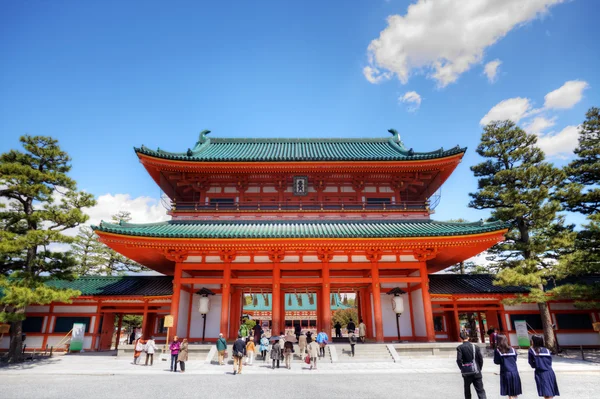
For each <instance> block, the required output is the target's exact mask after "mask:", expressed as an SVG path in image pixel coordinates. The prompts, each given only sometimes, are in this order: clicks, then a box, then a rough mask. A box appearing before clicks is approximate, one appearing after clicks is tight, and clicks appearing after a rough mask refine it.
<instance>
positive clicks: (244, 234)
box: [92, 220, 508, 239]
mask: <svg viewBox="0 0 600 399" xmlns="http://www.w3.org/2000/svg"><path fill="white" fill-rule="evenodd" d="M507 227H508V226H507V225H506V224H505V223H503V222H492V223H483V222H476V223H452V222H436V221H432V220H419V221H384V220H376V221H315V220H312V221H283V222H282V221H204V220H202V221H192V220H171V221H168V222H161V223H148V224H132V223H121V224H113V223H106V222H102V223H100V225H99V226H92V228H93V229H94V230H99V231H103V232H106V233H115V234H121V235H129V236H141V237H164V238H225V239H243V238H249V239H256V238H394V237H438V236H448V237H449V236H462V235H471V234H481V233H487V232H493V231H499V230H502V229H505V228H507Z"/></svg>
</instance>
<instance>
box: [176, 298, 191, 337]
mask: <svg viewBox="0 0 600 399" xmlns="http://www.w3.org/2000/svg"><path fill="white" fill-rule="evenodd" d="M189 300H190V293H189V292H187V291H184V290H181V291H180V294H179V312H178V314H177V335H179V336H180V337H185V336H186V334H187V326H188V308H189V305H190V303H189Z"/></svg>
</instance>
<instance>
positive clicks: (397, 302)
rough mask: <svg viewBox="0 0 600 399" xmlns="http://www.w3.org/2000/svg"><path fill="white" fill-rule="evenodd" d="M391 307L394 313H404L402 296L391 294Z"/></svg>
mask: <svg viewBox="0 0 600 399" xmlns="http://www.w3.org/2000/svg"><path fill="white" fill-rule="evenodd" d="M392 309H393V310H394V313H396V314H401V313H404V298H402V297H401V296H393V297H392Z"/></svg>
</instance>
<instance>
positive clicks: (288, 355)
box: [283, 341, 294, 370]
mask: <svg viewBox="0 0 600 399" xmlns="http://www.w3.org/2000/svg"><path fill="white" fill-rule="evenodd" d="M292 356H294V344H293V343H292V341H285V343H284V344H283V357H284V359H285V367H287V369H288V370H290V369H291V368H292Z"/></svg>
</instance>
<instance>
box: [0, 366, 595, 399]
mask: <svg viewBox="0 0 600 399" xmlns="http://www.w3.org/2000/svg"><path fill="white" fill-rule="evenodd" d="M282 371H283V370H282ZM529 377H531V378H529ZM521 378H522V382H523V392H524V394H523V395H522V396H520V398H524V399H527V398H537V392H536V388H535V383H534V381H533V378H532V376H529V375H528V374H527V375H522V377H521ZM0 379H1V384H0V386H1V388H0V397H2V398H3V399H29V398H32V399H34V398H35V399H44V398H78V399H94V398H144V399H159V398H160V399H164V398H178V399H180V398H181V399H183V398H207V399H210V398H218V399H226V398H239V397H248V398H261V399H275V398H277V399H280V398H285V399H294V398H302V399H307V398H327V399H336V398H344V399H348V398H365V399H375V398H386V399H388V398H408V399H413V398H414V399H421V398H423V399H424V398H427V399H430V398H447V399H454V398H456V399H460V398H462V397H463V393H462V389H463V388H462V378H461V377H460V375H453V374H448V373H444V374H402V375H394V374H369V375H356V374H352V375H346V376H345V375H316V374H315V375H310V376H308V375H286V374H285V373H284V372H282V373H277V374H276V375H272V376H266V375H236V376H233V375H212V376H211V375H186V374H171V373H166V374H165V375H156V376H147V375H140V376H135V377H133V376H123V375H113V376H90V375H78V376H73V375H36V376H35V379H33V380H32V379H31V378H28V377H27V376H26V375H6V374H5V375H2V376H1V378H0ZM598 381H599V374H598V373H595V372H589V373H578V374H576V373H562V374H559V375H558V383H559V388H560V391H561V394H562V395H561V398H577V399H588V398H589V399H592V398H598V397H600V387H599V384H598ZM484 386H485V388H486V391H487V397H488V398H489V399H494V398H500V396H499V377H498V376H497V375H494V374H492V373H489V374H484ZM473 395H474V397H476V395H475V391H473Z"/></svg>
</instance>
